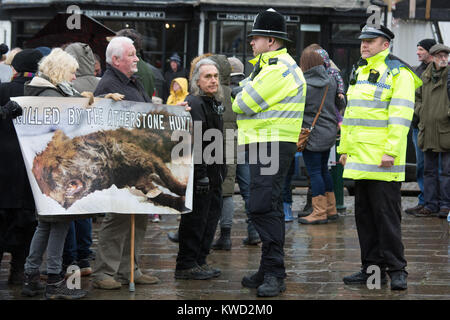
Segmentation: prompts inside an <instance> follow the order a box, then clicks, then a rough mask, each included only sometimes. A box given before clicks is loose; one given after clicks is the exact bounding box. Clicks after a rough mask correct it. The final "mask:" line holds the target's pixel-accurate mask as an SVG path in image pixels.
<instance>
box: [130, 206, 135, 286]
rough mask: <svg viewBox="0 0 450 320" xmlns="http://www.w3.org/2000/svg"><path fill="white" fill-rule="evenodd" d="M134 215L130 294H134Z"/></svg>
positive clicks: (132, 221)
mask: <svg viewBox="0 0 450 320" xmlns="http://www.w3.org/2000/svg"><path fill="white" fill-rule="evenodd" d="M134 229H135V228H134V214H132V215H131V239H130V244H131V249H130V286H129V290H130V292H134Z"/></svg>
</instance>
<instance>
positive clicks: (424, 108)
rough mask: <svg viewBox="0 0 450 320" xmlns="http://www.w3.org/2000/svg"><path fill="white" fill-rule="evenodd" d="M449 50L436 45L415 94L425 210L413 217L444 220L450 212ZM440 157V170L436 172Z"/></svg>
mask: <svg viewBox="0 0 450 320" xmlns="http://www.w3.org/2000/svg"><path fill="white" fill-rule="evenodd" d="M449 53H450V48H449V47H447V46H445V45H443V44H436V45H434V46H433V47H431V49H430V54H431V56H432V58H433V60H432V61H433V62H432V63H430V64H429V65H428V67H427V68H426V70H425V71H424V72H423V74H422V76H421V79H422V81H423V86H422V87H420V88H419V89H418V90H417V92H416V107H415V110H414V113H415V115H417V116H418V118H419V125H418V126H419V135H418V145H419V147H420V148H421V149H422V151H423V152H424V189H425V190H426V192H425V194H424V197H425V204H424V207H423V208H422V209H421V210H419V212H418V213H416V216H422V217H430V216H439V217H441V218H447V215H448V213H449V211H450V72H449V69H450V68H449V66H448V56H449ZM439 158H440V166H441V170H439Z"/></svg>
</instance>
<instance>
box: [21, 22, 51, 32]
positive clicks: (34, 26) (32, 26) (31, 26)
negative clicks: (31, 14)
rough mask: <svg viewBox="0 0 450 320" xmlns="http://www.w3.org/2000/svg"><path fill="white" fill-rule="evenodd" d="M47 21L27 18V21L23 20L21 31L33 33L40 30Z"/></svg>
mask: <svg viewBox="0 0 450 320" xmlns="http://www.w3.org/2000/svg"><path fill="white" fill-rule="evenodd" d="M47 22H48V21H47V20H39V21H34V20H28V21H23V30H22V33H24V34H29V35H34V34H36V33H37V32H38V31H40V30H41V29H42V28H43V27H44V26H45V25H46V24H47Z"/></svg>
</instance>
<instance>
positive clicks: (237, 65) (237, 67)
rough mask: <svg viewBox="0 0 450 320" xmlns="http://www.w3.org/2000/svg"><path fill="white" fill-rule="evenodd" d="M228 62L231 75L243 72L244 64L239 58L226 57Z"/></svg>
mask: <svg viewBox="0 0 450 320" xmlns="http://www.w3.org/2000/svg"><path fill="white" fill-rule="evenodd" d="M228 62H229V63H230V66H231V73H230V76H231V77H232V76H236V75H239V74H244V65H243V64H242V62H241V60H239V59H238V58H236V57H230V58H228Z"/></svg>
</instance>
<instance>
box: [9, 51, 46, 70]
mask: <svg viewBox="0 0 450 320" xmlns="http://www.w3.org/2000/svg"><path fill="white" fill-rule="evenodd" d="M42 57H43V56H42V53H41V52H40V51H39V50H37V49H24V50H22V51H20V52H19V53H17V54H16V55H15V56H14V59H13V60H12V62H11V65H12V66H13V67H14V69H15V70H16V71H17V72H32V73H36V72H37V70H38V63H39V61H40V60H41V59H42Z"/></svg>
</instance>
